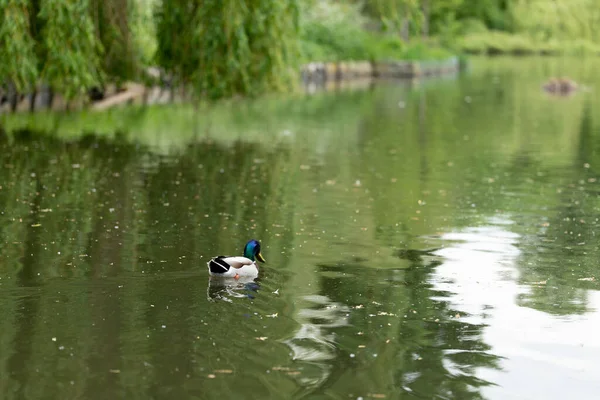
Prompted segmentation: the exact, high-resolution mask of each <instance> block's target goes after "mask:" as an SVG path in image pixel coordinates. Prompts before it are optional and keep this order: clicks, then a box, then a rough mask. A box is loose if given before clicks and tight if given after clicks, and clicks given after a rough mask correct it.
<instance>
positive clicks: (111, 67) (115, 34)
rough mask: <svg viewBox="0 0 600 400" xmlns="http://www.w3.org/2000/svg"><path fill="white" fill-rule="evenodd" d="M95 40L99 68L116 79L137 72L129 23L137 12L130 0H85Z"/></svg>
mask: <svg viewBox="0 0 600 400" xmlns="http://www.w3.org/2000/svg"><path fill="white" fill-rule="evenodd" d="M89 1H90V5H89V7H90V13H91V15H92V18H93V20H94V29H95V33H96V37H97V38H96V40H97V41H98V42H99V43H98V44H99V45H101V46H102V48H103V50H104V51H103V55H102V70H103V71H104V72H105V73H106V74H107V75H108V76H109V77H111V78H113V79H114V80H117V81H121V80H126V79H131V78H134V77H135V76H136V74H137V68H138V64H139V63H138V59H139V55H138V54H137V52H138V48H137V47H134V45H135V44H136V43H135V42H134V41H133V40H132V34H131V23H130V20H131V19H132V17H133V15H132V14H133V13H135V12H137V11H136V10H137V8H138V7H137V3H135V2H134V0H89Z"/></svg>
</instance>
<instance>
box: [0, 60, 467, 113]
mask: <svg viewBox="0 0 600 400" xmlns="http://www.w3.org/2000/svg"><path fill="white" fill-rule="evenodd" d="M464 68H466V62H464V61H462V60H460V59H459V57H457V56H454V57H450V58H448V59H445V60H427V61H425V60H417V61H402V60H387V61H377V62H371V61H340V62H310V63H307V64H304V65H302V66H301V67H300V71H299V77H300V84H301V86H302V87H303V90H304V91H305V92H307V93H311V92H314V91H315V90H316V89H317V88H320V89H325V90H327V89H328V88H332V89H333V88H339V87H343V86H351V85H352V83H353V82H367V81H368V82H372V81H374V80H378V79H393V80H414V79H421V78H430V77H437V76H444V75H449V74H454V73H458V72H460V71H461V70H462V69H464ZM19 97H20V98H19V100H18V101H17V103H16V105H14V104H11V101H8V100H6V101H5V102H4V103H3V104H0V115H3V114H14V113H36V112H44V111H46V112H47V111H51V112H60V111H81V110H90V111H104V110H108V109H111V108H114V107H119V106H127V105H140V104H141V105H153V104H178V103H185V102H191V101H192V96H190V91H188V90H186V89H185V88H184V87H175V88H173V87H167V86H166V85H162V86H161V85H151V86H147V85H144V84H142V83H139V82H126V83H125V84H124V85H123V87H122V88H121V89H120V90H118V89H117V88H116V86H115V85H114V84H109V85H107V88H106V90H105V95H104V96H102V98H99V99H97V100H95V101H93V100H92V101H90V99H89V97H88V98H86V97H84V96H80V97H79V98H76V99H74V100H71V101H70V102H67V101H66V100H65V99H64V98H63V97H62V96H61V95H59V94H54V93H51V91H50V90H49V88H48V87H47V86H44V85H40V87H39V89H38V91H37V92H36V93H35V94H34V95H31V94H26V95H20V96H19ZM13 106H14V111H13V110H12V109H11V108H13Z"/></svg>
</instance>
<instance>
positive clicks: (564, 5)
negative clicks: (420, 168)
mask: <svg viewBox="0 0 600 400" xmlns="http://www.w3.org/2000/svg"><path fill="white" fill-rule="evenodd" d="M598 22H600V3H597V2H594V1H589V0H302V1H301V0H253V1H248V0H246V1H241V2H240V1H234V0H204V1H198V0H163V1H161V0H70V1H59V0H0V54H2V55H3V57H2V62H0V85H2V86H3V90H2V92H4V93H11V92H13V93H14V92H19V93H32V92H33V93H35V92H36V91H37V90H39V89H40V86H41V85H45V86H46V87H49V88H50V90H51V91H53V92H57V93H60V94H61V95H63V96H65V97H66V98H67V99H72V98H74V97H76V96H77V95H80V94H83V93H86V92H88V91H90V90H91V89H93V88H102V87H104V86H105V85H107V84H108V83H114V84H116V85H117V86H119V85H120V84H122V83H123V82H125V81H137V82H142V83H145V84H150V83H158V80H159V79H160V80H161V82H162V83H163V84H164V83H165V80H166V79H167V80H168V82H169V84H171V85H176V86H178V87H183V86H185V87H191V88H194V89H195V90H194V91H193V92H194V93H195V94H197V95H202V96H207V97H209V98H222V97H232V96H235V95H256V94H261V93H265V92H271V91H286V90H289V89H290V88H291V87H293V86H294V84H295V83H296V81H297V76H298V66H299V64H301V63H303V62H308V61H339V60H387V59H397V60H399V59H409V60H410V59H419V60H423V59H439V58H445V57H448V56H449V55H450V54H460V53H512V54H533V53H542V54H546V53H548V54H557V53H576V54H596V53H599V52H600V46H598V44H597V43H598V42H599V39H600V24H599V23H598ZM149 67H158V68H159V69H160V71H162V74H161V76H160V78H159V77H158V74H156V73H154V74H151V73H149V72H148V71H149ZM155 71H156V70H155ZM165 77H166V78H165Z"/></svg>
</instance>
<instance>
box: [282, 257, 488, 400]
mask: <svg viewBox="0 0 600 400" xmlns="http://www.w3.org/2000/svg"><path fill="white" fill-rule="evenodd" d="M400 256H401V257H404V256H406V259H407V260H408V262H409V267H408V268H407V269H405V270H397V271H391V270H380V269H373V268H369V267H366V266H365V265H362V264H361V265H354V264H352V263H346V264H338V265H321V266H320V270H321V273H322V274H324V275H322V276H321V279H320V282H321V289H320V294H319V297H316V299H319V300H320V303H321V306H320V307H321V308H319V309H317V310H316V311H314V310H311V309H308V310H307V309H303V312H306V315H308V316H310V317H311V318H313V319H315V321H321V322H320V323H319V324H317V323H316V322H313V323H311V324H308V325H303V326H302V327H301V328H300V330H299V331H298V332H297V333H296V335H295V336H294V338H293V339H291V342H290V341H288V344H290V347H292V349H294V352H295V354H296V358H299V359H303V360H310V361H313V360H315V361H318V362H319V363H320V369H321V373H320V374H318V373H314V374H313V375H310V374H307V373H306V371H303V373H302V376H304V377H305V379H306V381H305V382H302V383H303V384H304V385H305V386H306V387H308V388H312V391H313V393H315V392H316V391H318V392H319V393H326V392H329V391H333V392H335V393H338V392H344V393H348V395H352V396H365V395H367V394H368V393H371V394H373V393H381V394H386V395H387V396H388V397H390V396H392V394H397V393H399V392H411V393H413V394H415V395H418V396H423V397H426V398H435V397H437V396H439V397H443V398H457V399H459V398H460V399H475V398H481V394H480V393H479V390H478V388H480V387H482V386H486V385H490V384H491V383H490V382H486V381H483V380H481V379H479V378H478V377H477V375H476V370H477V369H478V368H481V367H487V368H497V365H496V364H497V357H496V356H494V355H492V354H490V353H489V350H490V347H489V346H488V345H487V344H486V343H484V342H483V339H482V331H483V328H484V325H479V324H472V323H467V322H464V321H463V320H462V319H459V318H455V316H456V314H459V313H460V314H463V312H462V311H458V310H455V309H453V308H452V306H451V305H450V296H451V293H446V292H443V291H439V290H436V289H435V288H434V287H433V285H432V284H431V283H430V279H431V274H432V273H433V271H434V270H435V269H436V267H437V266H438V265H439V264H440V261H439V259H437V258H435V257H433V256H431V255H430V252H429V251H423V252H420V251H405V252H400ZM344 274H348V276H352V278H350V279H349V278H346V277H344ZM382 275H383V276H382ZM332 276H334V277H332ZM342 305H348V306H351V307H350V309H348V308H346V307H345V306H342ZM346 315H347V316H346ZM324 328H326V329H324ZM298 342H303V343H305V344H304V346H303V347H302V348H300V349H297V348H295V347H294V346H293V344H295V343H298ZM298 354H300V355H301V357H298ZM307 375H308V376H310V377H311V378H313V379H312V380H310V379H308V378H306V376H307ZM317 384H318V387H316V385H317ZM392 397H393V396H392Z"/></svg>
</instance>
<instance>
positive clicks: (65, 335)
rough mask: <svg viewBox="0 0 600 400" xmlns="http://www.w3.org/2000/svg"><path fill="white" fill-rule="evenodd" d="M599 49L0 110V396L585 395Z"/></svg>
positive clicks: (592, 362)
mask: <svg viewBox="0 0 600 400" xmlns="http://www.w3.org/2000/svg"><path fill="white" fill-rule="evenodd" d="M598 66H600V65H599V64H598V62H597V61H591V60H590V61H581V60H572V59H565V60H558V59H539V60H538V59H524V60H523V59H522V60H512V59H505V58H498V59H493V60H475V62H474V64H473V68H472V69H471V71H470V72H469V73H468V74H466V75H464V76H461V77H456V78H455V79H446V80H441V81H428V82H421V83H413V84H401V83H390V82H387V83H385V84H382V85H375V86H374V87H372V88H369V89H366V90H361V91H355V92H339V93H325V94H324V93H322V94H315V95H313V96H309V97H296V98H290V99H284V100H283V99H266V100H262V101H258V102H249V103H239V102H233V103H229V104H222V105H220V106H211V107H202V108H201V109H200V110H198V111H197V112H195V111H194V110H193V109H191V108H186V107H182V106H173V107H162V108H150V109H130V110H125V111H113V112H110V113H107V114H77V115H66V116H56V115H38V116H34V117H24V116H19V117H5V118H4V120H3V121H2V124H3V125H4V127H5V129H6V130H7V131H8V132H7V133H4V134H3V135H1V136H0V167H1V169H0V316H1V317H2V318H1V319H0V393H1V396H0V397H2V398H3V399H39V398H65V399H71V398H86V399H106V398H127V399H130V398H143V399H147V398H153V399H184V398H192V399H194V398H197V399H282V398H310V399H348V398H351V399H358V398H363V399H378V398H387V399H400V398H423V399H432V398H440V399H480V398H484V399H540V398H543V399H564V398H577V399H593V398H596V396H597V393H598V391H599V389H600V371H598V368H597V360H598V359H600V339H598V335H597V331H598V329H599V328H600V312H599V309H598V307H599V306H600V296H599V291H598V289H599V284H598V282H599V281H598V279H600V269H599V268H600V267H599V266H598V259H599V255H600V254H599V253H600V251H599V246H598V240H597V238H596V230H597V229H598V227H599V218H600V199H599V197H598V194H599V193H600V186H599V185H600V182H599V181H598V179H599V178H600V177H599V176H598V173H597V172H596V171H597V170H598V168H599V166H600V153H599V151H598V150H599V149H600V137H599V132H600V129H599V123H598V118H597V117H596V115H598V112H597V111H598V110H599V109H600V99H599V98H598V95H597V93H596V91H594V87H595V86H597V84H598V83H600V80H599V78H598V77H597V75H595V71H596V70H597V67H598ZM554 75H557V76H560V75H569V76H571V77H573V78H574V79H576V80H578V81H581V82H583V83H585V84H587V85H588V86H590V88H591V90H590V91H589V92H582V93H577V94H575V95H574V96H570V97H568V98H557V97H551V96H548V95H546V94H545V93H543V92H542V91H541V90H540V86H541V84H542V83H543V82H544V80H545V79H547V78H549V77H550V76H554ZM599 234H600V232H599ZM250 238H256V239H259V240H260V241H261V242H262V244H263V255H264V256H265V258H266V259H267V261H268V262H267V264H265V265H264V266H262V269H261V275H260V278H259V279H257V280H256V282H238V283H227V284H222V283H220V282H218V281H214V280H210V279H209V278H208V274H207V270H206V262H207V261H208V259H209V258H210V257H211V256H214V255H218V254H232V255H238V254H241V251H242V248H243V245H244V243H245V242H246V241H247V240H248V239H250Z"/></svg>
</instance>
